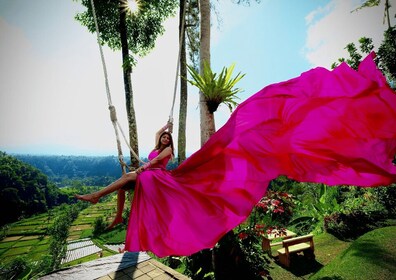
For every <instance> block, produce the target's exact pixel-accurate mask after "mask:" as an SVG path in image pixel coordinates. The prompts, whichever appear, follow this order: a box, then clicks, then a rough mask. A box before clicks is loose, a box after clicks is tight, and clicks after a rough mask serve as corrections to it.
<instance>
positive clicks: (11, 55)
mask: <svg viewBox="0 0 396 280" xmlns="http://www.w3.org/2000/svg"><path fill="white" fill-rule="evenodd" d="M361 2H362V1H360V0H332V1H329V0H299V1H296V0H277V1H274V0H262V1H261V3H260V4H257V3H256V2H254V1H252V3H251V5H250V6H238V5H236V4H233V3H232V1H231V0H219V1H213V5H214V6H215V9H216V10H217V13H218V14H219V17H220V19H221V21H220V22H219V21H218V20H217V19H218V18H217V17H216V14H215V13H214V12H213V13H212V45H211V51H212V56H211V58H212V67H213V68H214V70H215V71H220V70H221V68H222V67H223V66H229V65H231V64H232V63H236V68H235V71H236V72H239V71H240V72H242V73H245V74H246V76H245V77H244V78H243V80H241V82H240V83H239V85H238V87H240V88H243V89H244V92H243V93H241V94H240V98H241V100H240V101H243V100H245V99H246V98H247V97H249V96H251V95H253V94H254V93H255V92H257V91H258V90H260V89H261V88H263V87H265V86H267V85H269V84H271V83H276V82H280V81H283V80H287V79H290V78H293V77H296V76H299V75H300V74H301V73H302V72H304V71H307V70H309V69H311V68H314V67H318V66H321V67H326V68H330V65H331V63H332V62H334V61H336V60H337V59H338V58H339V57H341V56H344V55H345V50H344V49H343V48H344V47H345V45H346V44H347V43H349V42H357V40H358V39H359V38H360V37H363V36H366V37H371V38H373V40H374V44H375V45H376V47H378V45H379V44H380V42H381V41H382V39H383V30H384V29H385V28H386V26H385V25H383V22H382V17H383V6H381V7H378V8H369V9H363V10H361V11H359V12H354V13H351V11H352V10H353V9H355V8H356V7H358V6H359V4H360V3H361ZM382 2H384V1H382ZM391 2H393V1H391ZM391 4H392V5H393V6H394V7H392V10H391V15H394V14H395V13H396V12H395V8H396V3H391ZM82 10H83V7H81V6H80V4H78V3H76V2H74V1H71V0H57V1H53V0H35V1H29V0H0V62H1V63H0V67H1V75H0V114H1V117H0V150H1V151H5V152H7V153H10V154H12V153H29V154H58V155H116V153H117V152H116V144H115V136H114V131H113V127H112V125H111V122H110V119H109V113H108V110H107V99H106V92H105V85H104V78H103V72H102V66H101V62H100V55H99V50H98V46H97V44H96V38H95V36H94V35H92V34H90V33H88V31H87V30H86V29H85V27H82V26H81V25H80V24H79V23H78V22H76V21H75V20H74V15H75V14H76V13H77V12H78V11H82ZM392 21H393V24H394V18H393V16H392ZM177 24H178V23H177V17H175V18H171V19H169V20H167V22H166V23H165V27H166V30H167V31H166V33H165V34H164V35H163V36H162V37H161V38H159V39H158V41H157V44H156V48H155V49H154V50H153V51H152V52H151V53H150V54H149V55H148V56H146V57H144V58H140V59H139V61H138V65H137V67H136V68H135V69H134V72H133V74H132V81H133V89H134V94H135V99H134V103H135V110H136V115H137V122H138V135H139V146H140V153H141V155H145V154H147V152H148V151H149V150H150V149H151V148H152V147H153V145H154V143H153V142H154V139H153V138H154V134H155V132H156V131H157V129H158V128H159V127H161V126H162V125H163V124H165V123H166V121H167V119H168V116H169V113H170V108H171V103H172V97H173V87H174V79H175V70H176V57H177V51H178V50H177V48H178V38H177ZM104 51H105V58H106V63H107V68H108V73H109V81H110V89H111V93H112V97H113V103H114V105H115V106H116V108H117V113H118V118H119V120H120V122H121V125H122V126H123V129H124V130H125V131H126V130H127V123H126V114H125V105H124V91H123V82H122V73H121V54H120V53H119V52H115V53H114V52H112V51H110V50H109V49H108V48H105V49H104ZM197 92H198V91H197V90H196V89H195V88H190V93H189V94H190V95H189V101H188V102H189V108H188V119H187V126H188V128H187V150H188V151H189V152H190V153H191V152H194V151H196V150H197V149H199V145H200V144H199V143H200V140H199V139H200V136H199V110H198V93H197ZM175 108H176V109H175V112H174V118H175V132H177V116H178V110H177V108H178V102H176V107H175ZM229 115H230V113H229V111H228V108H226V107H225V106H220V109H219V111H218V112H217V113H216V115H215V117H216V126H217V128H219V127H220V126H221V125H223V124H224V122H225V121H226V120H227V119H228V118H229ZM174 137H175V140H176V139H177V133H174ZM176 142H177V141H176ZM124 154H128V151H127V147H126V146H124Z"/></svg>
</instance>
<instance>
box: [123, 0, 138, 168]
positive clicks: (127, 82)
mask: <svg viewBox="0 0 396 280" xmlns="http://www.w3.org/2000/svg"><path fill="white" fill-rule="evenodd" d="M120 3H122V0H120ZM119 12H120V36H121V49H122V62H123V65H126V66H124V67H123V76H124V90H125V102H126V111H127V116H128V127H129V143H130V146H131V148H132V149H133V150H134V151H135V153H136V154H137V155H139V146H138V137H137V125H136V115H135V109H134V107H133V91H132V80H131V73H132V68H131V66H130V65H129V64H128V63H126V61H127V60H128V58H129V50H128V40H127V27H126V12H125V10H124V11H123V9H122V5H120V8H119ZM130 157H131V166H132V167H135V168H137V167H138V166H139V161H138V160H137V159H135V157H134V156H133V154H132V153H131V154H130Z"/></svg>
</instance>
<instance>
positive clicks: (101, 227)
mask: <svg viewBox="0 0 396 280" xmlns="http://www.w3.org/2000/svg"><path fill="white" fill-rule="evenodd" d="M106 227H107V224H106V222H105V221H104V219H103V216H100V217H97V218H96V219H95V222H94V229H93V231H92V234H93V235H94V236H98V235H99V234H101V233H103V232H104V231H105V230H106Z"/></svg>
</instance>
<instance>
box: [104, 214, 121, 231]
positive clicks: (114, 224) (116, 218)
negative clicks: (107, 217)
mask: <svg viewBox="0 0 396 280" xmlns="http://www.w3.org/2000/svg"><path fill="white" fill-rule="evenodd" d="M123 221H124V219H123V218H122V217H118V216H117V217H115V218H114V220H113V222H112V223H111V224H110V225H109V226H108V227H107V228H106V229H112V228H113V227H115V226H116V225H118V224H121V223H122V222H123Z"/></svg>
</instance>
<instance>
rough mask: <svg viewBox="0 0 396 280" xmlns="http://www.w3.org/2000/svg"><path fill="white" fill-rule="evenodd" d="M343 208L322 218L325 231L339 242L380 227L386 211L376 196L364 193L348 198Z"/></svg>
mask: <svg viewBox="0 0 396 280" xmlns="http://www.w3.org/2000/svg"><path fill="white" fill-rule="evenodd" d="M343 206H344V207H343V208H342V210H341V211H339V212H335V213H333V214H330V215H328V216H326V217H324V226H325V230H326V231H327V232H328V233H331V234H333V235H334V236H336V237H337V238H339V239H341V240H350V239H356V238H357V237H359V236H361V235H363V234H365V233H367V232H369V231H371V230H373V229H375V228H377V227H380V226H381V223H382V222H383V221H384V220H385V219H386V217H387V214H388V211H387V210H386V208H385V207H384V205H383V204H382V203H380V202H379V201H378V200H377V197H376V195H373V194H372V193H370V192H366V193H365V194H364V195H363V196H361V197H358V198H348V199H346V200H345V201H344V203H343Z"/></svg>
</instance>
